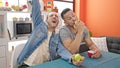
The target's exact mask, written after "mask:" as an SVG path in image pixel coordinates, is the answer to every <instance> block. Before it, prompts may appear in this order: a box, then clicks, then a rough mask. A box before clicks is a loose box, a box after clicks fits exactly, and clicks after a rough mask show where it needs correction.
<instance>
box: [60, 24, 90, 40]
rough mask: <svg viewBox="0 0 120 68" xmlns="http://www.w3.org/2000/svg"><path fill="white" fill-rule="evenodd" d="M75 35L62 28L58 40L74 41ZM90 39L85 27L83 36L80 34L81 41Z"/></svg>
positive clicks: (66, 28)
mask: <svg viewBox="0 0 120 68" xmlns="http://www.w3.org/2000/svg"><path fill="white" fill-rule="evenodd" d="M75 36H76V34H75V33H73V32H72V31H71V30H70V29H69V28H68V27H67V26H63V27H62V28H61V29H60V38H61V40H62V41H63V40H66V39H72V40H74V39H75ZM88 37H90V35H89V31H88V29H87V27H85V28H84V31H83V34H82V41H84V39H85V38H88Z"/></svg>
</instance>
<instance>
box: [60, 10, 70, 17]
mask: <svg viewBox="0 0 120 68" xmlns="http://www.w3.org/2000/svg"><path fill="white" fill-rule="evenodd" d="M70 10H71V9H70V8H65V9H64V10H63V11H62V12H61V17H62V19H64V17H63V16H64V14H66V13H67V12H68V11H70Z"/></svg>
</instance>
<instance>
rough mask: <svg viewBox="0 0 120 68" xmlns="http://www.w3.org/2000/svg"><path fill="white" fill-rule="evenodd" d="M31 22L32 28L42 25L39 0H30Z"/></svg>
mask: <svg viewBox="0 0 120 68" xmlns="http://www.w3.org/2000/svg"><path fill="white" fill-rule="evenodd" d="M32 20H33V23H34V27H36V26H37V25H39V24H40V23H43V20H42V16H41V11H40V4H39V0H32Z"/></svg>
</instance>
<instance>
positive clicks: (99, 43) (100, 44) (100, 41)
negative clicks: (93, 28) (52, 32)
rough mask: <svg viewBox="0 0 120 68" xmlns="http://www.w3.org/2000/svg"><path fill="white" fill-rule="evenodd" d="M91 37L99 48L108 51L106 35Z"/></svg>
mask: <svg viewBox="0 0 120 68" xmlns="http://www.w3.org/2000/svg"><path fill="white" fill-rule="evenodd" d="M91 39H92V41H93V42H94V44H95V45H96V46H97V47H98V48H99V49H100V50H102V51H106V52H108V48H107V43H106V37H99V38H97V37H92V38H91Z"/></svg>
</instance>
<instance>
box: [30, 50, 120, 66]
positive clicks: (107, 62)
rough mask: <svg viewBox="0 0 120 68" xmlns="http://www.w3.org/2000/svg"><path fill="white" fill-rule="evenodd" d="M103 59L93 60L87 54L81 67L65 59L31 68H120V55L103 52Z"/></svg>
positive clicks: (85, 53)
mask: <svg viewBox="0 0 120 68" xmlns="http://www.w3.org/2000/svg"><path fill="white" fill-rule="evenodd" d="M101 53H102V57H101V58H99V59H92V58H89V57H88V56H87V52H84V53H82V54H81V55H83V56H85V60H84V62H83V63H82V65H81V66H79V67H77V66H75V65H73V64H71V63H68V62H67V61H65V60H63V59H57V60H54V61H50V62H46V63H43V64H39V65H36V66H32V67H29V68H119V67H120V54H115V53H110V52H104V51H101Z"/></svg>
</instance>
